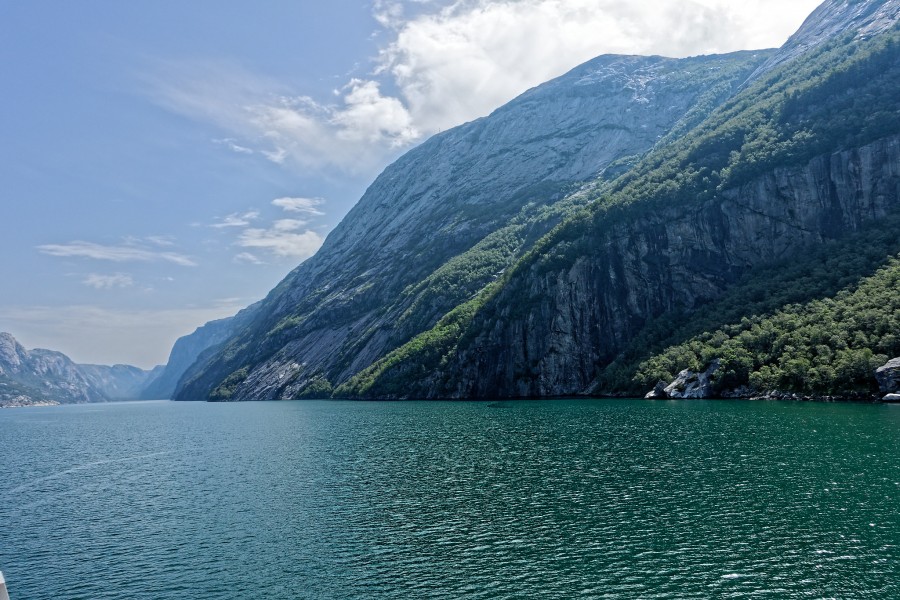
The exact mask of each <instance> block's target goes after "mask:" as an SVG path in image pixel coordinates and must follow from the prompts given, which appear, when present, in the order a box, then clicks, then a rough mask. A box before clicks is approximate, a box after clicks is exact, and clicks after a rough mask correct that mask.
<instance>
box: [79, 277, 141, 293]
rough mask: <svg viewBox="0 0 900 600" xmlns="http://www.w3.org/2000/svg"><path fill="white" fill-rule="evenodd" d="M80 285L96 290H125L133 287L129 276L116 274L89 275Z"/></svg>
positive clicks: (132, 281)
mask: <svg viewBox="0 0 900 600" xmlns="http://www.w3.org/2000/svg"><path fill="white" fill-rule="evenodd" d="M82 283H83V284H84V285H86V286H89V287H92V288H95V289H98V290H111V289H113V288H126V287H131V286H133V285H134V279H132V277H131V275H127V274H125V273H116V274H115V275H98V274H97V273H91V274H89V275H88V276H87V277H85V278H84V280H83V281H82Z"/></svg>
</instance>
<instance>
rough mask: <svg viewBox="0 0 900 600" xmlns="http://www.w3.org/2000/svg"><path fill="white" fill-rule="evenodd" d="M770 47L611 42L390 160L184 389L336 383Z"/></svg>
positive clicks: (731, 82) (516, 253)
mask: <svg viewBox="0 0 900 600" xmlns="http://www.w3.org/2000/svg"><path fill="white" fill-rule="evenodd" d="M769 56H770V53H768V52H764V51H761V52H748V53H735V54H732V55H724V56H707V57H696V58H690V59H681V60H675V59H666V58H660V57H628V56H604V57H600V58H598V59H595V60H593V61H590V62H588V63H586V64H584V65H582V66H580V67H578V68H576V69H574V70H573V71H571V72H570V73H568V74H566V75H564V76H562V77H560V78H558V79H556V80H553V81H551V82H549V83H547V84H544V85H542V86H539V87H537V88H535V89H533V90H530V91H528V92H526V93H525V94H523V95H522V96H520V97H519V98H517V99H516V100H514V101H512V102H511V103H509V104H508V105H506V106H504V107H502V108H500V109H498V110H497V111H495V112H494V113H493V114H492V115H490V116H489V117H486V118H483V119H479V120H477V121H474V122H472V123H468V124H466V125H463V126H460V127H457V128H455V129H453V130H450V131H447V132H445V133H443V134H441V135H437V136H435V137H433V138H431V139H430V140H428V141H426V142H425V143H423V144H422V145H421V146H419V147H417V148H415V149H414V150H412V151H410V152H409V153H407V154H406V155H405V156H403V157H402V158H400V159H399V160H398V161H397V162H395V163H394V164H393V165H391V166H390V167H388V168H387V169H386V170H385V171H384V172H383V173H382V174H381V175H380V176H379V177H378V178H377V179H376V180H375V182H374V183H373V184H372V186H371V187H370V188H369V189H368V190H367V192H366V193H365V195H364V196H363V197H362V199H361V200H360V202H359V204H358V205H357V206H356V207H355V208H354V209H353V210H352V211H351V212H350V213H349V214H348V215H347V217H346V218H345V219H344V220H343V221H342V223H341V224H340V225H339V226H338V227H337V228H336V229H335V230H334V231H333V232H332V233H331V235H329V236H328V239H327V240H326V242H325V244H324V245H323V247H322V249H321V250H320V251H319V252H318V253H317V254H316V256H314V257H313V258H311V259H309V260H308V261H306V262H305V263H303V264H302V265H300V266H299V267H298V268H297V269H296V270H295V271H294V272H292V273H291V274H290V275H289V276H288V277H287V278H286V279H285V280H284V281H282V282H281V284H279V285H278V286H277V287H276V288H275V289H274V290H273V291H272V292H271V293H270V294H269V296H268V297H267V298H266V299H265V300H264V301H263V302H262V303H261V305H260V307H259V311H258V314H257V315H256V316H255V318H254V319H253V321H252V323H250V324H249V325H248V326H247V327H245V328H244V329H243V330H242V331H241V332H239V333H237V334H236V335H234V336H233V337H232V338H231V339H229V340H228V341H227V342H225V343H224V344H223V345H222V346H221V347H220V348H219V349H218V351H217V352H215V353H214V354H213V355H211V356H207V357H204V358H202V359H201V360H198V361H197V362H196V363H195V364H194V365H193V366H192V367H191V368H189V369H188V371H187V372H186V373H185V374H184V376H183V377H182V379H181V383H180V384H179V390H178V391H177V392H176V398H177V399H182V400H192V399H193V400H196V399H215V400H229V399H242V400H258V399H275V398H299V397H307V396H322V395H326V396H327V395H329V394H330V393H331V392H332V390H333V387H334V386H336V385H340V384H341V383H343V382H346V381H347V380H349V379H350V378H351V377H352V376H354V375H355V374H357V373H358V372H360V371H361V370H362V369H364V368H366V367H368V366H369V365H371V364H372V363H373V362H375V361H377V360H379V359H380V358H382V357H383V356H385V355H386V354H387V353H388V352H390V351H391V350H393V349H395V348H397V347H399V346H401V345H403V344H404V343H406V342H408V341H409V340H410V339H411V338H413V337H414V336H415V335H417V334H419V333H421V332H423V331H427V330H429V329H430V328H431V327H433V326H434V325H435V324H436V323H437V322H438V321H439V320H440V319H441V318H442V317H443V316H444V315H446V314H447V312H448V311H450V310H452V309H453V308H454V307H455V306H457V305H459V304H460V303H463V302H465V301H466V300H467V299H468V298H470V297H471V296H472V294H474V293H476V292H478V290H479V289H481V288H482V287H484V286H485V285H486V284H488V283H490V282H491V281H493V280H495V279H496V278H497V277H498V276H499V275H500V273H501V272H502V271H503V270H504V269H506V268H507V267H509V266H510V265H511V264H513V262H514V261H515V260H516V259H517V258H518V257H520V256H521V255H522V254H523V253H524V252H525V251H527V250H528V248H529V247H530V245H532V244H533V243H534V242H535V241H536V240H537V239H538V238H540V237H541V236H542V235H543V234H545V233H546V232H547V231H549V230H550V229H551V228H552V227H554V226H555V225H557V224H558V223H559V222H560V221H561V220H562V219H563V218H564V217H565V215H566V214H567V212H570V211H571V210H574V209H575V208H577V206H578V205H579V204H583V203H585V202H587V201H588V200H589V194H588V193H587V192H586V191H585V190H581V191H579V192H577V193H574V194H573V193H571V192H572V191H573V190H576V191H577V190H579V189H580V188H581V187H582V186H583V185H584V183H585V182H591V184H590V186H588V188H586V189H590V190H596V189H598V188H602V187H603V186H604V185H606V184H607V182H608V181H610V180H612V179H613V178H615V177H616V176H617V175H618V174H620V173H621V172H623V171H625V170H627V169H628V168H629V166H630V165H631V164H633V163H634V162H635V161H636V160H637V159H638V158H639V157H640V156H642V155H643V154H645V153H646V152H647V151H648V150H650V149H651V148H653V147H654V146H655V145H657V144H659V143H661V141H662V140H665V139H668V138H667V136H672V135H674V134H676V133H677V132H679V131H686V130H689V129H691V128H692V127H693V126H695V125H696V123H698V122H700V121H702V120H703V119H704V118H705V117H706V116H707V115H708V114H709V112H710V111H711V110H713V109H714V108H715V107H716V106H718V105H719V104H721V103H722V102H723V101H724V100H725V99H727V98H729V97H730V96H731V95H732V94H733V93H734V91H735V89H736V88H737V86H739V85H740V84H741V83H742V82H743V81H745V80H746V78H747V76H748V75H749V74H750V73H751V72H752V71H753V70H755V69H756V68H757V67H758V66H759V65H760V64H762V62H763V61H765V60H766V59H767V58H768V57H769Z"/></svg>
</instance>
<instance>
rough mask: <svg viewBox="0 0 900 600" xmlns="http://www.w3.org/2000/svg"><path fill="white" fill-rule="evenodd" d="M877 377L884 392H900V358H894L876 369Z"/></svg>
mask: <svg viewBox="0 0 900 600" xmlns="http://www.w3.org/2000/svg"><path fill="white" fill-rule="evenodd" d="M875 379H876V380H877V381H878V387H879V388H880V389H881V391H882V393H885V394H893V393H896V392H900V358H892V359H891V360H889V361H888V362H887V363H885V364H884V365H882V366H880V367H878V369H877V370H876V371H875Z"/></svg>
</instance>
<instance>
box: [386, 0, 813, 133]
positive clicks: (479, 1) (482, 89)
mask: <svg viewBox="0 0 900 600" xmlns="http://www.w3.org/2000/svg"><path fill="white" fill-rule="evenodd" d="M818 3H819V0H800V1H797V2H790V3H785V2H782V1H781V0H748V1H746V2H740V3H737V2H733V1H731V0H696V1H692V0H656V1H648V2H622V1H621V0H500V1H498V0H461V1H458V2H454V3H452V4H451V5H449V6H446V7H444V8H442V9H440V10H438V11H436V12H430V13H425V14H421V15H419V16H417V17H414V18H411V19H406V20H404V19H403V18H402V17H400V16H398V15H402V14H403V11H402V10H399V9H396V8H394V9H393V10H392V12H389V13H386V8H385V7H386V5H389V4H391V3H381V12H382V14H390V15H391V16H390V18H383V22H386V23H388V25H389V26H390V27H392V28H393V29H394V31H395V32H396V34H395V37H394V39H393V41H392V42H391V43H389V44H388V45H386V46H385V47H384V48H383V49H382V51H381V56H380V64H381V69H382V71H384V72H386V73H389V74H390V75H391V76H392V78H393V79H394V81H395V83H396V84H397V86H398V87H399V89H400V94H401V96H402V98H403V99H404V104H405V106H406V107H407V109H408V110H409V112H410V114H411V115H412V118H413V123H414V125H415V126H416V127H417V128H419V129H421V130H423V131H428V132H433V131H435V130H438V129H443V128H447V127H451V126H453V125H456V124H459V123H461V122H463V121H467V120H471V119H473V118H475V117H478V116H481V115H485V114H487V113H489V112H490V111H491V110H493V109H494V108H497V107H498V106H500V105H501V104H503V103H505V102H507V101H509V100H511V99H512V98H514V97H515V96H516V95H518V94H520V93H522V92H523V91H525V90H526V89H528V88H530V87H533V86H535V85H538V84H540V83H542V82H544V81H546V80H548V79H551V78H553V77H555V76H557V75H560V74H562V73H564V72H565V71H567V70H569V69H571V68H572V67H575V66H576V65H578V64H580V63H582V62H584V61H586V60H589V59H591V58H593V57H595V56H598V55H600V54H609V53H615V54H661V55H665V56H675V57H678V56H689V55H695V54H710V53H718V52H730V51H733V50H740V49H750V48H764V47H772V46H779V45H781V44H782V43H783V42H784V41H785V40H786V39H787V37H788V35H790V34H791V33H792V32H793V31H794V30H795V29H796V28H797V27H798V26H799V25H800V23H801V22H802V20H803V18H804V17H805V16H806V15H807V14H808V13H809V12H810V11H812V9H813V8H815V7H816V5H817V4H818ZM393 4H396V3H393ZM773 15H778V16H777V18H773Z"/></svg>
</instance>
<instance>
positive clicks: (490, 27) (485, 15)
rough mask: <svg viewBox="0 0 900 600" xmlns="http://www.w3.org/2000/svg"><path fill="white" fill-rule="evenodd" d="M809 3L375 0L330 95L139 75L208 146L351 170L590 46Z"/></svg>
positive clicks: (586, 54) (752, 37)
mask: <svg viewBox="0 0 900 600" xmlns="http://www.w3.org/2000/svg"><path fill="white" fill-rule="evenodd" d="M819 1H820V0H794V1H792V2H784V1H783V0H744V1H742V2H734V1H733V0H650V1H646V2H622V1H621V0H444V1H443V2H438V1H423V0H406V1H405V2H404V1H400V0H393V1H392V0H378V1H376V2H375V5H374V16H375V18H376V21H377V22H378V23H379V24H380V25H381V27H383V31H382V32H381V33H382V34H384V35H382V36H379V38H377V39H383V40H385V41H384V42H382V44H381V48H380V49H379V52H378V55H377V57H376V64H377V67H376V69H375V70H374V72H372V73H370V74H369V75H368V76H366V77H364V78H354V79H350V80H349V81H348V82H347V83H346V85H344V86H343V87H342V88H340V89H338V90H336V97H337V100H336V101H335V100H333V99H331V100H328V101H320V100H317V99H314V98H311V97H309V96H308V95H305V94H303V93H302V92H300V93H298V91H297V90H291V89H287V88H286V86H284V85H283V84H280V83H278V82H276V81H273V80H271V79H266V78H263V77H260V76H258V75H254V74H250V73H248V72H246V71H244V70H242V69H239V68H235V67H233V66H228V65H223V64H210V63H192V64H182V65H174V66H173V65H168V66H167V67H166V68H164V69H163V71H164V73H165V74H164V76H159V77H157V79H156V80H155V81H154V82H153V85H154V88H155V90H156V92H155V94H156V96H157V99H158V101H159V102H161V103H162V104H163V105H165V106H167V107H168V108H170V109H172V110H174V111H177V112H179V113H181V114H185V115H188V116H191V117H193V118H198V119H203V120H206V121H209V122H212V123H214V124H216V125H218V126H219V127H220V128H221V129H222V130H223V131H225V132H228V133H229V134H230V135H232V136H234V137H229V138H225V139H224V140H221V141H220V143H225V144H226V145H228V146H229V147H231V148H232V149H233V150H235V151H237V152H244V153H251V152H253V153H255V152H259V153H260V154H261V155H262V156H264V157H266V158H268V159H269V160H271V161H273V162H275V163H278V164H281V165H284V166H285V167H286V168H299V169H301V170H306V171H309V170H320V169H323V168H333V169H336V170H338V171H343V172H348V173H354V174H364V173H369V172H371V171H372V170H374V169H377V168H381V167H383V166H384V165H385V164H387V162H388V161H389V160H391V159H392V158H394V157H395V156H396V155H397V154H398V152H399V151H400V150H401V149H403V148H406V147H408V146H410V145H411V144H413V143H415V142H417V141H419V140H421V139H422V138H423V137H425V136H427V135H430V134H432V133H435V132H437V131H440V130H442V129H446V128H449V127H452V126H455V125H458V124H460V123H462V122H465V121H468V120H471V119H474V118H476V117H479V116H483V115H485V114H487V113H489V112H491V111H492V110H493V109H495V108H497V107H499V106H500V105H502V104H503V103H505V102H507V101H509V100H511V99H512V98H514V97H515V96H517V95H518V94H520V93H522V92H524V91H525V90H526V89H528V88H530V87H533V86H535V85H538V84H540V83H542V82H544V81H546V80H548V79H551V78H553V77H555V76H557V75H560V74H562V73H564V72H566V71H567V70H569V69H571V68H573V67H575V66H577V65H578V64H580V63H582V62H584V61H586V60H589V59H591V58H593V57H595V56H598V55H601V54H607V53H621V54H662V55H667V56H675V57H678V56H689V55H695V54H709V53H717V52H729V51H733V50H739V49H752V48H763V47H773V46H779V45H781V44H782V43H783V42H784V41H785V40H786V39H787V37H788V36H789V35H790V34H791V33H792V32H793V31H795V30H796V29H797V27H799V25H800V24H801V23H802V21H803V19H804V17H805V16H806V15H808V14H809V13H810V12H811V11H812V10H813V9H814V8H815V7H816V6H817V5H818V3H819ZM384 89H391V90H394V91H393V92H391V93H385V92H384V91H383V90H384Z"/></svg>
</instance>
